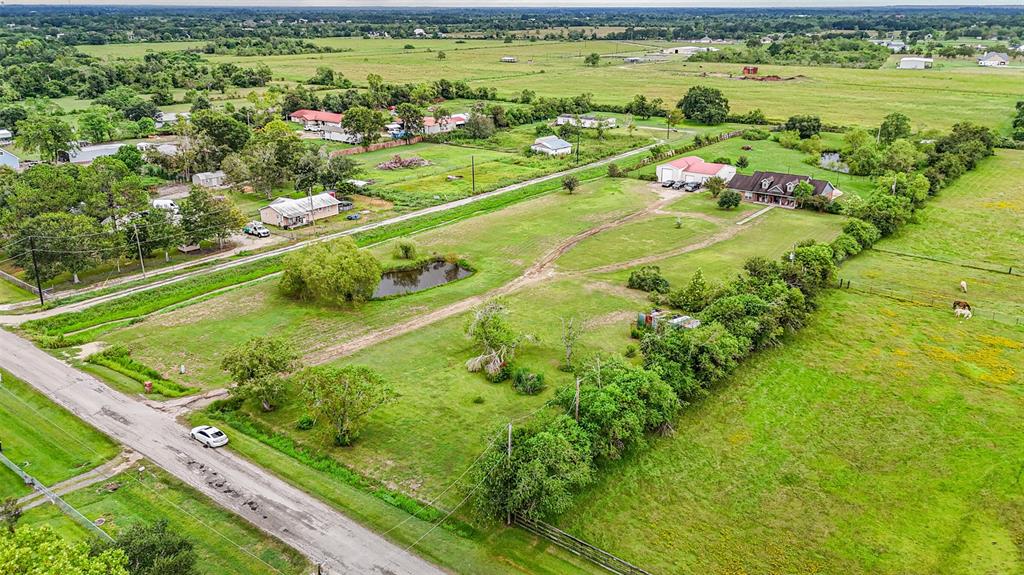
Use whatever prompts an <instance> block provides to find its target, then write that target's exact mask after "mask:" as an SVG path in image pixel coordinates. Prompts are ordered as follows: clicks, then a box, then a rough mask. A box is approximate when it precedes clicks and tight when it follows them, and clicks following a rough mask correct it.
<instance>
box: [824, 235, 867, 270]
mask: <svg viewBox="0 0 1024 575" xmlns="http://www.w3.org/2000/svg"><path fill="white" fill-rule="evenodd" d="M829 245H830V246H831V247H832V258H833V259H834V260H835V261H836V262H837V263H838V262H841V261H843V260H845V259H846V258H848V257H850V256H855V255H857V254H859V253H860V251H861V247H860V243H858V242H857V240H856V238H854V237H853V236H851V235H850V234H845V233H844V234H839V235H838V236H836V239H834V240H832V243H831V244H829Z"/></svg>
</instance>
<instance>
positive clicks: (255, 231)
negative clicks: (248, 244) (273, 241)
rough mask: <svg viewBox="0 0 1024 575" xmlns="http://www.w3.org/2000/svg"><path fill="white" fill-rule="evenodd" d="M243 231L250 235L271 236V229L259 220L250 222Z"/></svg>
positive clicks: (258, 236)
mask: <svg viewBox="0 0 1024 575" xmlns="http://www.w3.org/2000/svg"><path fill="white" fill-rule="evenodd" d="M242 232H244V233H246V234H249V235H250V236H256V237H257V238H269V237H270V230H268V229H267V228H266V226H264V225H263V224H261V223H259V222H249V223H247V224H245V227H244V228H242Z"/></svg>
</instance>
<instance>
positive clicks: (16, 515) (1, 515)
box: [0, 497, 21, 534]
mask: <svg viewBox="0 0 1024 575" xmlns="http://www.w3.org/2000/svg"><path fill="white" fill-rule="evenodd" d="M19 519H21V506H20V505H18V500H17V499H15V498H14V497H8V498H6V499H4V501H3V503H0V526H3V527H6V528H7V533H8V534H13V533H14V528H15V526H17V525H18V520H19Z"/></svg>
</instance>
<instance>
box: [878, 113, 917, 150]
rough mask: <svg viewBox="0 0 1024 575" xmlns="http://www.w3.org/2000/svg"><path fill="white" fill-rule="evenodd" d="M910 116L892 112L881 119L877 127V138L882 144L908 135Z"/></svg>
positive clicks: (885, 144) (886, 144) (887, 143)
mask: <svg viewBox="0 0 1024 575" xmlns="http://www.w3.org/2000/svg"><path fill="white" fill-rule="evenodd" d="M910 132H911V128H910V118H908V117H907V116H905V115H904V114H901V113H899V112H893V113H891V114H889V115H888V116H886V117H885V119H883V120H882V125H881V126H879V128H878V140H879V141H880V142H881V143H882V145H883V146H888V145H889V144H891V143H893V142H894V141H896V140H898V139H901V138H906V137H907V136H909V135H910Z"/></svg>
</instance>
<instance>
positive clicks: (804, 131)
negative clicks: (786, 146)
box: [786, 115, 821, 140]
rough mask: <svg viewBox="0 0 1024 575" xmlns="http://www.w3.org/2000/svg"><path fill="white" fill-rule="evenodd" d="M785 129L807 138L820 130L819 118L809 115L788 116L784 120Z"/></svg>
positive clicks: (801, 137)
mask: <svg viewBox="0 0 1024 575" xmlns="http://www.w3.org/2000/svg"><path fill="white" fill-rule="evenodd" d="M786 129H787V130H793V131H795V132H797V133H798V134H800V139H802V140H803V139H807V138H810V137H811V136H816V135H818V133H819V132H821V118H819V117H818V116H811V115H796V116H790V117H789V119H788V120H786Z"/></svg>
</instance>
